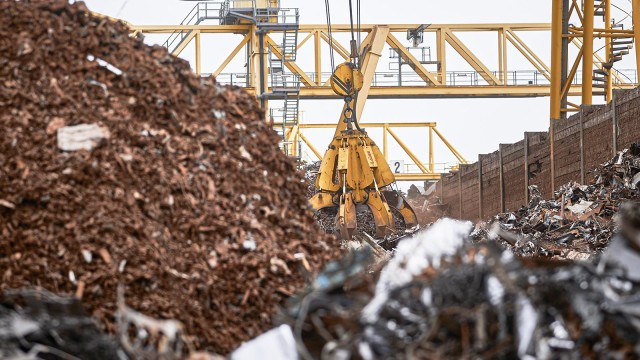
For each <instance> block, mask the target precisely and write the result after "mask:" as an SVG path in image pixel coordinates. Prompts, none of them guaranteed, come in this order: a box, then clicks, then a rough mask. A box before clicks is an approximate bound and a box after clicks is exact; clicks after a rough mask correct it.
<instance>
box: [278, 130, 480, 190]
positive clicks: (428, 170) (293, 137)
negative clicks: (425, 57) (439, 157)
mask: <svg viewBox="0 0 640 360" xmlns="http://www.w3.org/2000/svg"><path fill="white" fill-rule="evenodd" d="M436 125H437V124H436V123H435V122H423V123H405V122H403V123H363V124H360V126H361V127H362V128H365V129H369V128H371V129H382V137H383V144H382V154H383V156H384V158H385V161H389V148H388V135H391V137H392V138H393V139H394V140H395V141H396V142H397V144H398V145H399V146H400V148H401V149H402V151H404V154H405V155H406V156H408V157H409V158H410V159H411V160H412V161H413V162H414V164H415V166H416V167H417V168H418V169H419V170H420V172H417V173H401V174H394V176H395V178H396V180H398V181H426V180H437V179H439V178H440V173H436V172H435V160H434V159H435V153H434V149H433V144H434V141H433V138H434V136H433V135H434V134H435V135H436V136H437V137H438V138H439V139H440V140H441V141H442V142H443V143H444V145H445V146H446V147H447V149H449V151H450V152H451V153H452V154H453V155H454V156H455V157H456V159H457V160H458V162H459V163H460V164H468V163H469V162H468V161H467V159H466V158H465V157H464V156H462V154H460V152H459V151H458V150H457V149H456V148H455V147H454V146H453V145H452V144H451V143H450V142H449V141H448V140H447V139H446V137H445V136H444V135H443V134H442V133H441V132H440V131H438V129H437V128H436ZM335 126H336V125H335V124H298V125H296V126H292V127H288V128H287V130H286V132H285V133H286V134H287V135H286V136H287V141H288V142H292V143H295V144H297V143H298V141H302V142H303V143H304V144H305V145H307V146H308V147H309V149H310V150H311V152H312V153H313V154H314V155H315V156H316V157H317V159H318V160H322V158H323V154H321V153H320V152H319V151H318V150H317V147H316V146H315V144H313V142H312V141H310V140H309V138H308V137H307V136H305V135H304V131H314V130H318V129H333V128H335ZM393 128H411V129H415V130H416V131H417V130H418V129H420V128H427V129H428V131H429V147H428V152H427V156H428V158H429V162H428V163H424V162H422V160H421V159H420V158H419V156H418V155H417V154H418V152H417V151H415V150H414V149H412V148H411V147H410V146H408V145H407V144H406V143H405V142H404V141H403V140H402V139H401V138H400V136H398V135H397V134H396V132H394V131H393V130H392V129H393ZM414 132H415V131H414Z"/></svg>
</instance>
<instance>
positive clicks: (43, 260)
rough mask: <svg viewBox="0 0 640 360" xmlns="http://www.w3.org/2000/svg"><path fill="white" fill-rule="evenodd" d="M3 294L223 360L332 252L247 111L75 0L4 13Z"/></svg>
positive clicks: (0, 65) (289, 166) (4, 8)
mask: <svg viewBox="0 0 640 360" xmlns="http://www.w3.org/2000/svg"><path fill="white" fill-rule="evenodd" d="M0 133H1V134H2V137H1V138H0V276H2V281H1V282H0V289H1V290H5V289H9V288H23V287H42V288H45V289H47V290H49V291H51V292H53V293H56V294H72V295H75V296H76V297H78V298H81V299H82V301H83V302H84V304H85V305H86V306H87V308H88V310H89V312H90V314H91V315H93V316H95V317H96V318H97V319H99V320H100V323H101V326H104V328H106V329H107V330H108V331H109V332H111V333H113V332H115V331H116V325H115V322H114V313H115V311H116V307H117V306H116V303H117V302H116V289H117V287H118V284H123V285H124V290H125V291H124V294H125V298H126V301H127V304H128V305H129V306H131V308H132V309H135V310H136V311H139V312H141V313H144V314H147V315H149V316H152V317H154V318H159V319H177V320H179V321H180V322H181V323H183V324H184V327H185V329H186V331H187V333H188V334H189V335H191V336H192V340H193V343H194V344H195V346H196V348H200V349H206V350H210V351H215V352H219V353H227V352H228V351H229V350H231V349H233V348H234V347H236V346H237V345H238V344H239V343H241V342H242V341H244V340H247V339H249V338H251V337H253V336H255V335H257V334H259V333H261V332H262V331H264V330H265V329H267V328H269V326H270V325H271V323H272V314H273V313H274V311H275V310H276V309H277V307H278V306H279V305H280V304H281V303H283V301H284V300H285V299H287V298H288V297H289V296H290V295H291V294H293V293H294V292H295V291H296V290H297V289H299V288H300V287H301V286H303V284H304V283H305V281H306V278H307V277H308V274H309V273H313V272H315V271H316V270H318V269H319V268H320V267H321V266H322V264H323V263H324V262H326V261H327V260H328V259H331V258H333V257H335V256H336V254H337V253H338V252H339V249H338V247H339V246H338V245H337V244H336V243H335V240H334V239H333V238H332V237H330V236H327V235H326V234H325V233H324V232H323V231H321V230H320V229H319V228H318V227H317V225H316V224H315V223H314V220H313V216H312V214H311V212H310V211H309V210H308V205H307V199H306V198H305V195H304V194H305V190H306V189H305V184H304V182H303V178H302V175H301V174H300V173H298V172H297V171H296V164H295V163H294V161H293V160H291V159H289V158H288V157H286V156H285V155H284V154H283V153H282V152H281V151H279V149H278V146H277V143H278V137H277V135H276V134H275V133H274V132H273V131H272V130H271V129H270V127H269V126H268V124H267V123H265V121H264V114H263V112H262V111H261V110H260V109H259V105H258V104H257V103H256V101H255V99H254V98H253V97H252V96H251V95H249V94H247V93H245V92H244V91H242V90H241V89H239V88H234V87H222V86H219V85H218V84H216V82H215V80H214V79H212V78H206V79H203V78H200V77H198V76H196V75H195V74H193V73H192V72H191V70H190V68H189V64H188V63H187V62H186V61H183V60H180V59H178V58H175V57H173V56H170V55H169V54H168V53H167V50H166V49H164V48H162V47H159V46H147V45H145V44H144V43H143V41H142V39H140V38H132V37H130V36H129V29H128V28H127V27H126V26H125V25H124V24H122V23H117V22H113V21H111V20H108V19H104V18H99V17H96V16H94V15H92V14H91V13H89V12H88V10H87V9H86V7H85V6H84V4H83V3H82V2H76V3H74V4H72V5H70V4H68V3H67V1H65V0H56V1H44V0H41V1H28V2H27V1H1V2H0Z"/></svg>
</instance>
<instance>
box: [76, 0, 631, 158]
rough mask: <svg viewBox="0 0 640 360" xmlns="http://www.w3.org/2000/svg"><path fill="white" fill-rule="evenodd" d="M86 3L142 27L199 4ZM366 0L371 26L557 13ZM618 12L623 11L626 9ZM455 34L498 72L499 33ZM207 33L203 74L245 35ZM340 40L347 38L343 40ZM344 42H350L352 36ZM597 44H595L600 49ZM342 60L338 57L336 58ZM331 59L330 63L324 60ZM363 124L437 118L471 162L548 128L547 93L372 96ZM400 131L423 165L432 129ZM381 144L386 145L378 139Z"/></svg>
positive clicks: (320, 116) (238, 68)
mask: <svg viewBox="0 0 640 360" xmlns="http://www.w3.org/2000/svg"><path fill="white" fill-rule="evenodd" d="M85 2H86V3H87V5H88V6H89V8H90V9H91V10H94V11H97V12H100V13H103V14H107V15H110V16H114V17H119V18H122V19H125V20H127V21H130V22H131V23H133V24H138V25H164V24H179V23H180V22H181V21H182V19H183V18H184V17H185V16H186V14H187V13H188V12H189V11H190V10H191V9H192V8H193V6H194V5H195V2H192V1H177V0H86V1H85ZM617 2H618V3H620V6H622V7H626V8H629V7H630V5H628V4H627V1H626V0H618V1H617ZM281 3H282V5H281V6H282V7H297V8H299V9H300V22H301V23H302V24H324V23H325V22H326V20H325V11H324V1H321V0H304V1H300V0H282V1H281ZM361 3H362V23H367V24H393V23H405V24H406V23H426V24H430V23H440V24H441V23H522V22H543V23H548V22H550V17H551V0H534V1H531V0H484V1H477V0H475V1H470V0H464V1H435V0H402V1H381V0H361ZM347 4H348V1H347V0H331V7H332V14H331V17H332V22H333V23H334V24H338V23H348V20H349V15H348V10H347V9H348V7H347ZM354 4H355V1H354ZM614 15H615V16H619V17H621V16H623V15H620V13H618V14H614ZM615 16H614V17H615ZM626 22H627V23H628V22H629V21H626ZM596 26H598V23H596ZM626 27H629V26H626ZM457 35H458V36H459V37H460V39H461V40H462V41H463V42H464V43H465V44H466V45H467V46H468V47H469V48H470V49H471V50H472V51H474V52H475V53H476V54H477V55H478V56H479V57H480V59H481V60H482V61H483V62H484V63H485V64H486V65H487V66H488V67H489V68H490V69H491V70H497V69H498V65H497V38H495V37H497V36H496V33H490V34H484V35H473V34H461V33H458V34H457ZM208 36H210V37H209V38H205V37H203V55H202V59H203V69H202V71H203V72H205V73H206V72H213V71H214V70H215V69H216V68H217V67H218V65H219V64H220V63H221V62H222V60H223V59H224V58H225V57H226V56H227V55H228V53H229V52H230V51H231V49H233V48H234V47H235V45H236V44H237V43H238V42H239V41H240V40H241V37H240V36H239V35H208ZM396 36H397V37H398V38H399V39H400V40H402V41H404V39H405V37H404V34H397V35H396ZM520 36H521V37H522V38H523V40H524V41H525V42H526V43H527V44H528V45H529V46H531V47H532V48H533V50H534V51H535V52H536V54H538V55H539V56H540V57H541V58H542V59H543V61H544V62H545V63H547V64H549V63H550V61H549V58H550V55H549V54H550V43H549V36H550V34H549V33H546V34H538V35H535V34H533V35H531V34H521V35H520ZM164 40H166V36H164V35H163V36H148V37H147V42H149V43H162V42H164ZM300 40H301V39H300ZM338 40H341V39H340V38H338ZM276 41H278V40H276ZM341 42H342V43H343V44H346V43H347V42H346V41H341ZM308 44H309V48H308V49H311V48H312V47H311V44H312V42H308ZM408 45H409V44H408V42H407V46H408ZM424 45H426V46H431V48H432V51H433V52H434V53H435V43H434V42H433V41H431V39H429V38H425V44H424ZM305 47H306V46H305ZM598 47H599V46H598V45H597V44H596V45H595V49H598ZM303 49H304V47H303ZM241 53H242V52H241ZM453 53H454V51H453V50H452V49H451V48H449V49H448V50H447V56H448V58H449V60H450V61H449V62H448V65H447V66H448V68H447V70H448V71H466V70H470V68H469V67H468V65H466V64H464V63H463V62H462V61H460V60H459V59H456V57H455V56H453ZM632 53H633V52H632ZM309 54H310V53H309V51H307V52H305V50H301V51H300V52H299V61H298V62H299V64H301V66H302V67H303V70H306V71H308V72H309V73H311V72H313V63H312V62H311V61H309V60H308V59H310V55H309ZM388 54H389V50H388V49H385V53H384V54H383V59H384V60H383V61H381V63H380V64H379V65H378V71H390V70H388V69H389V64H388V62H389V60H388V59H386V58H387V57H388ZM450 54H451V55H450ZM181 56H183V57H184V58H186V59H187V60H192V58H193V49H192V48H189V47H188V48H187V49H186V50H185V51H184V53H183V55H181ZM323 56H324V57H327V56H328V47H325V48H323ZM241 58H242V56H239V57H238V59H237V60H235V61H234V62H232V64H231V65H230V67H229V68H228V69H226V70H225V72H242V71H243V69H244V68H243V65H244V62H243V59H241ZM628 58H631V59H625V61H624V62H623V65H622V66H618V68H619V69H626V68H632V67H633V63H634V59H633V55H629V56H628ZM305 59H307V60H305ZM434 60H435V59H434ZM336 61H339V60H338V59H336ZM508 61H509V70H533V69H534V68H533V67H532V66H531V65H530V64H528V63H527V62H526V61H525V60H524V58H522V57H521V55H519V54H517V53H516V50H515V49H514V48H513V47H511V50H509V52H508ZM328 63H329V62H328V61H326V64H328ZM628 64H630V65H628ZM327 66H328V65H327ZM407 70H408V69H407ZM323 71H330V69H329V68H328V67H326V66H325V67H324V68H323ZM594 102H596V103H598V102H602V97H600V96H598V97H594ZM274 105H275V104H274ZM300 107H301V110H302V111H303V114H304V115H303V116H304V118H303V119H304V121H305V122H322V123H327V122H330V123H335V122H337V120H338V117H339V114H340V111H341V109H342V101H341V100H307V101H301V105H300ZM361 121H362V122H393V121H402V122H437V123H438V129H439V130H440V132H442V133H443V134H444V135H445V136H446V137H447V139H448V140H449V141H450V142H451V143H452V144H453V145H454V146H455V147H457V149H458V150H459V151H460V152H461V153H462V154H463V155H464V156H465V157H466V158H467V159H468V160H471V161H475V160H476V159H477V156H478V154H479V153H488V152H492V151H494V150H496V149H497V148H498V144H499V143H510V142H516V141H519V140H521V139H522V137H523V133H524V132H525V131H546V130H547V128H548V121H549V98H523V99H447V100H444V99H422V100H368V102H367V105H366V108H365V110H364V113H363V116H362V119H361ZM332 133H333V132H332V131H327V132H318V133H316V134H313V133H305V134H307V136H308V137H311V138H312V141H314V143H315V145H316V147H317V148H318V149H320V150H321V151H322V149H324V148H325V147H326V145H327V144H328V143H329V141H330V136H331V134H332ZM397 133H398V134H399V135H400V136H401V137H403V139H404V141H405V142H406V143H407V144H409V146H410V147H411V148H412V149H413V150H414V151H415V152H418V153H419V156H420V158H421V160H422V161H423V162H425V161H427V160H428V158H427V155H426V154H427V148H428V138H427V133H426V130H425V131H424V132H423V133H416V132H415V131H414V132H412V131H402V130H398V131H397ZM370 135H371V136H372V137H373V138H374V139H376V137H377V138H379V137H380V135H379V133H377V132H376V131H375V130H372V131H370ZM377 141H378V142H379V143H381V141H380V140H377ZM390 150H391V153H392V155H391V157H390V159H398V160H400V159H402V160H405V161H406V162H407V163H409V162H410V161H409V158H408V157H407V156H405V155H404V154H402V153H401V152H400V150H399V147H397V146H395V145H392V146H390ZM453 159H454V158H453V156H452V155H450V154H448V153H447V152H446V150H445V149H444V146H443V145H441V144H437V145H436V161H437V162H450V161H452V160H453Z"/></svg>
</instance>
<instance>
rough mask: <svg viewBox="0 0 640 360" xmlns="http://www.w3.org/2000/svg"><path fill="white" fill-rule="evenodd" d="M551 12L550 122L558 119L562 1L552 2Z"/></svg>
mask: <svg viewBox="0 0 640 360" xmlns="http://www.w3.org/2000/svg"><path fill="white" fill-rule="evenodd" d="M552 1H553V2H552V7H553V9H552V12H551V17H552V19H551V89H550V90H551V113H550V118H551V120H558V119H560V102H561V97H562V94H561V91H562V84H561V79H560V77H561V70H562V18H563V16H562V13H563V9H562V2H563V1H562V0H552Z"/></svg>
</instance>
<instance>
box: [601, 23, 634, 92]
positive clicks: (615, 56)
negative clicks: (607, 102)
mask: <svg viewBox="0 0 640 360" xmlns="http://www.w3.org/2000/svg"><path fill="white" fill-rule="evenodd" d="M612 28H614V29H624V25H622V24H618V25H613V26H612ZM632 47H633V40H632V39H618V38H612V39H611V52H610V53H609V54H607V62H604V63H601V66H602V68H601V69H596V70H593V87H595V88H602V89H604V88H606V87H607V82H608V79H609V77H610V76H612V74H613V72H614V71H615V69H613V65H614V64H615V63H616V62H618V61H620V60H622V56H624V55H628V54H629V51H630V50H631V48H632Z"/></svg>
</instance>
